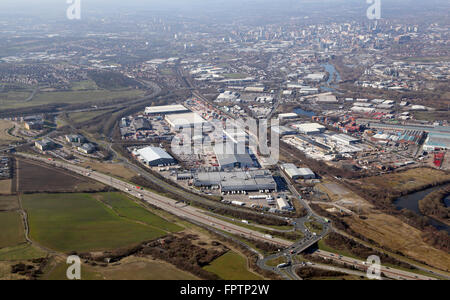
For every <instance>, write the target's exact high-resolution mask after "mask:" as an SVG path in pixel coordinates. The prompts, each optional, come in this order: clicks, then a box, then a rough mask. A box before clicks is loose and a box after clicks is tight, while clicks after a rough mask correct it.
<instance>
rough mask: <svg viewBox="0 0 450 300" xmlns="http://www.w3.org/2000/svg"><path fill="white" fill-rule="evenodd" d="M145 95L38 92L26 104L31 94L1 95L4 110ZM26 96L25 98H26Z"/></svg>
mask: <svg viewBox="0 0 450 300" xmlns="http://www.w3.org/2000/svg"><path fill="white" fill-rule="evenodd" d="M144 94H145V92H144V91H141V90H135V89H126V90H114V91H108V90H89V91H86V90H79V91H67V92H38V93H37V94H36V95H35V96H34V98H33V100H32V101H29V102H24V101H23V100H24V99H26V98H27V97H29V95H30V94H29V93H20V94H18V93H16V92H14V94H13V95H10V93H8V94H5V93H0V107H2V108H3V109H13V108H23V107H32V106H38V105H46V104H55V103H59V104H61V103H67V104H78V103H86V102H96V101H112V100H132V99H138V98H140V97H142V96H143V95H144ZM24 96H25V97H24Z"/></svg>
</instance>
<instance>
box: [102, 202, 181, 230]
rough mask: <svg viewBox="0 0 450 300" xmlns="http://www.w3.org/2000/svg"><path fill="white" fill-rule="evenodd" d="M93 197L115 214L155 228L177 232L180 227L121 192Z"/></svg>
mask: <svg viewBox="0 0 450 300" xmlns="http://www.w3.org/2000/svg"><path fill="white" fill-rule="evenodd" d="M93 197H95V198H96V199H98V200H100V201H102V202H103V203H105V204H106V205H107V206H108V207H109V208H111V209H112V210H113V211H114V212H115V213H116V214H118V215H120V216H122V217H124V218H127V219H130V220H136V221H139V222H142V223H145V224H147V225H149V226H152V227H155V228H157V229H162V230H164V231H167V232H179V231H181V230H183V228H182V227H180V226H178V225H175V224H172V223H170V222H168V221H166V220H164V219H163V218H161V217H159V216H157V215H154V214H151V213H149V212H148V211H147V210H146V209H145V208H143V207H142V206H140V205H138V204H137V203H135V202H133V201H132V200H131V199H130V198H128V197H127V196H125V195H124V194H121V193H99V194H95V195H94V196H93Z"/></svg>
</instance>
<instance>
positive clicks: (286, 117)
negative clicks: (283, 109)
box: [278, 113, 298, 120]
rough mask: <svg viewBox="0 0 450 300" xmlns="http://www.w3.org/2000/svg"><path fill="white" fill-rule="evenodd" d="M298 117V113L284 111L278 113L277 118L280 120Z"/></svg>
mask: <svg viewBox="0 0 450 300" xmlns="http://www.w3.org/2000/svg"><path fill="white" fill-rule="evenodd" d="M296 118H298V115H297V114H296V113H285V114H279V115H278V119H280V120H289V119H296Z"/></svg>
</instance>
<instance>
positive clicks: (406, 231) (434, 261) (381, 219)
mask: <svg viewBox="0 0 450 300" xmlns="http://www.w3.org/2000/svg"><path fill="white" fill-rule="evenodd" d="M346 222H347V223H348V224H349V225H350V228H351V229H352V230H354V231H355V232H357V233H359V234H361V235H362V236H364V237H366V238H368V239H371V240H373V241H375V242H377V243H378V244H379V245H380V246H383V247H386V248H388V249H392V250H394V251H399V252H400V253H403V254H404V255H406V256H408V257H411V258H413V259H415V260H418V261H423V262H425V263H427V264H429V265H430V266H433V267H436V268H438V269H441V270H450V256H449V255H448V253H445V252H444V251H442V250H438V249H436V248H433V247H432V246H430V245H428V244H427V243H425V242H424V241H423V239H422V232H421V231H419V230H418V229H415V228H413V227H412V226H409V225H407V224H405V223H403V222H402V221H401V220H399V219H397V218H396V217H393V216H390V215H386V214H381V213H378V214H369V215H367V219H366V220H361V219H359V218H352V217H348V218H347V220H346Z"/></svg>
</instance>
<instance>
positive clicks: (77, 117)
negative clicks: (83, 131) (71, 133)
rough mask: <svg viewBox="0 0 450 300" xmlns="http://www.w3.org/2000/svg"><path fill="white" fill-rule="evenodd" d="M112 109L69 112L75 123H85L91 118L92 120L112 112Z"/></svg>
mask: <svg viewBox="0 0 450 300" xmlns="http://www.w3.org/2000/svg"><path fill="white" fill-rule="evenodd" d="M111 111H112V110H97V111H88V112H77V113H71V114H69V118H70V119H71V120H72V121H73V122H75V123H83V122H86V121H89V120H92V119H94V118H96V117H98V116H101V115H103V114H105V113H108V112H111Z"/></svg>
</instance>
